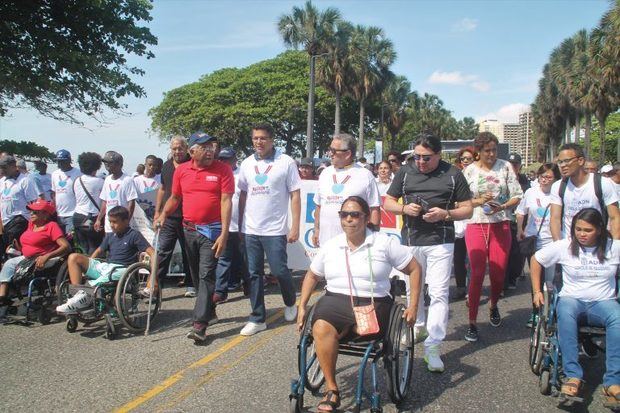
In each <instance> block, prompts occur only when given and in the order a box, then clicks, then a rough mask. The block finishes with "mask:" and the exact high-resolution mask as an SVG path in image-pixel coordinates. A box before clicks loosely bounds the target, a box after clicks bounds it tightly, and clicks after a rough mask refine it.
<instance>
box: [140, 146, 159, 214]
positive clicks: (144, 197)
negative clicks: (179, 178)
mask: <svg viewBox="0 0 620 413" xmlns="http://www.w3.org/2000/svg"><path fill="white" fill-rule="evenodd" d="M157 162H158V161H157V156H155V155H148V156H147V157H146V159H145V160H144V173H143V174H142V175H138V176H135V177H134V178H133V182H134V184H135V185H136V191H137V192H138V200H137V202H138V205H139V206H140V207H141V208H142V209H143V210H144V214H145V215H146V216H147V217H148V218H149V219H150V220H151V221H152V220H153V218H154V217H155V204H156V203H157V191H158V189H159V187H160V186H161V176H160V175H156V174H155V171H156V169H157Z"/></svg>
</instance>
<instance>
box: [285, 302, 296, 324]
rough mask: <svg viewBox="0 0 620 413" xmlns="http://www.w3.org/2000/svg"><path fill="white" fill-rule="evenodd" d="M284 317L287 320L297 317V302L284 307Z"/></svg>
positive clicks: (293, 319)
mask: <svg viewBox="0 0 620 413" xmlns="http://www.w3.org/2000/svg"><path fill="white" fill-rule="evenodd" d="M284 319H285V320H286V321H295V320H296V319H297V306H296V305H295V304H293V305H291V306H288V305H287V306H286V308H284Z"/></svg>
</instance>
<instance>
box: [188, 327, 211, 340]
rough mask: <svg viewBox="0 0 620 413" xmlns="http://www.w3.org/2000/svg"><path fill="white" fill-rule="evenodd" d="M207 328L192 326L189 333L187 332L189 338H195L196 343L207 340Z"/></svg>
mask: <svg viewBox="0 0 620 413" xmlns="http://www.w3.org/2000/svg"><path fill="white" fill-rule="evenodd" d="M206 331H207V330H206V329H205V328H201V329H198V328H192V329H191V330H190V332H189V333H187V338H189V339H192V340H194V342H195V343H204V342H205V341H206V340H207V334H206Z"/></svg>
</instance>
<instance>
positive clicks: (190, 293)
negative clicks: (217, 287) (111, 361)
mask: <svg viewBox="0 0 620 413" xmlns="http://www.w3.org/2000/svg"><path fill="white" fill-rule="evenodd" d="M185 297H190V298H191V297H196V289H195V288H194V287H187V289H185Z"/></svg>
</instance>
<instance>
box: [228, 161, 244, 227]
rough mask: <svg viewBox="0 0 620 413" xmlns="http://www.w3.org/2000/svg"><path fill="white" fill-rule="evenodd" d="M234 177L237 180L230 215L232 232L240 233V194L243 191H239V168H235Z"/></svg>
mask: <svg viewBox="0 0 620 413" xmlns="http://www.w3.org/2000/svg"><path fill="white" fill-rule="evenodd" d="M233 176H234V178H235V193H234V194H233V197H232V211H231V214H230V228H229V231H230V232H239V194H240V193H241V190H240V189H239V168H235V170H234V171H233Z"/></svg>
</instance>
